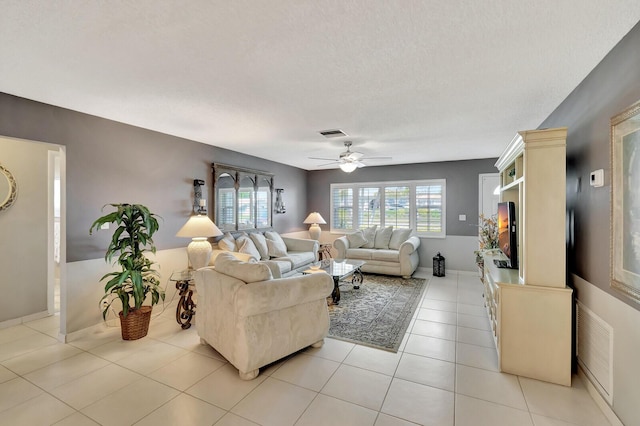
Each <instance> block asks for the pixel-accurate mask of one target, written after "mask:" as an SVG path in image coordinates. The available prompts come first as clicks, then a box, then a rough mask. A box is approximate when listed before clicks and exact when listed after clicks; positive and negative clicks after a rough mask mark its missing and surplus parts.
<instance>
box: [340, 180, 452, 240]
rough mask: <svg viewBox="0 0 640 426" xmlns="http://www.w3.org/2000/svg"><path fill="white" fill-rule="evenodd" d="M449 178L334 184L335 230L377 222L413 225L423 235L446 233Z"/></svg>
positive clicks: (360, 226) (430, 235)
mask: <svg viewBox="0 0 640 426" xmlns="http://www.w3.org/2000/svg"><path fill="white" fill-rule="evenodd" d="M445 193H446V180H445V179H433V180H420V181H403V182H376V183H357V184H332V185H331V230H332V231H336V232H348V231H352V230H355V229H359V228H366V227H369V226H373V225H378V226H393V227H394V228H411V229H414V230H415V232H416V235H418V236H421V237H434V238H444V237H445V235H446V220H445V218H446V215H445V207H446V198H445Z"/></svg>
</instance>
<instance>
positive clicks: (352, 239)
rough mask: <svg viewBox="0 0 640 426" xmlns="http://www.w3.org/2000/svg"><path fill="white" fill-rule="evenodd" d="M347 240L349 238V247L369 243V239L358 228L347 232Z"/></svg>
mask: <svg viewBox="0 0 640 426" xmlns="http://www.w3.org/2000/svg"><path fill="white" fill-rule="evenodd" d="M347 240H349V248H358V247H362V246H363V245H364V244H366V243H367V239H366V238H365V236H364V233H363V232H362V231H361V230H358V231H356V232H354V233H352V234H347Z"/></svg>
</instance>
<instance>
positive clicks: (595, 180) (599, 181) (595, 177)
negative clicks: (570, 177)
mask: <svg viewBox="0 0 640 426" xmlns="http://www.w3.org/2000/svg"><path fill="white" fill-rule="evenodd" d="M589 185H591V186H595V187H596V188H597V187H600V186H603V185H604V170H603V169H598V170H596V171H593V172H591V178H590V179H589Z"/></svg>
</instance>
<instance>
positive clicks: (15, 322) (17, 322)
mask: <svg viewBox="0 0 640 426" xmlns="http://www.w3.org/2000/svg"><path fill="white" fill-rule="evenodd" d="M48 316H51V314H49V312H48V311H42V312H36V313H35V314H31V315H26V316H24V317H20V318H13V319H10V320H6V321H2V322H0V329H3V328H9V327H13V326H15V325H20V324H24V323H25V322H31V321H35V320H39V319H42V318H46V317H48Z"/></svg>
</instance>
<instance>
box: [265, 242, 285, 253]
mask: <svg viewBox="0 0 640 426" xmlns="http://www.w3.org/2000/svg"><path fill="white" fill-rule="evenodd" d="M267 248H268V249H269V257H285V256H286V255H287V246H285V245H284V242H283V243H282V244H279V243H278V242H277V241H274V240H267Z"/></svg>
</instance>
